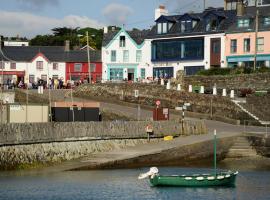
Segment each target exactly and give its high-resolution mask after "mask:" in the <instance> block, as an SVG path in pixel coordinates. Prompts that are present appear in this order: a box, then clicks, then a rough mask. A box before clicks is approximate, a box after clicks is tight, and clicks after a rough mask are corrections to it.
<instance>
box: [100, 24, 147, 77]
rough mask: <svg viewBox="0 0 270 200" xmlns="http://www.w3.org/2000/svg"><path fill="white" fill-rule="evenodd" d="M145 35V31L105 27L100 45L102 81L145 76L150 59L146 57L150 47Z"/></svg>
mask: <svg viewBox="0 0 270 200" xmlns="http://www.w3.org/2000/svg"><path fill="white" fill-rule="evenodd" d="M146 35H147V31H139V30H133V31H126V30H125V29H124V28H122V29H121V30H112V31H107V30H106V28H105V32H104V38H103V46H102V62H103V80H104V81H122V80H126V81H133V82H136V81H139V80H142V79H145V78H146V73H147V70H149V67H150V62H149V61H150V59H147V58H150V56H149V55H150V48H148V49H147V47H146V46H145V44H146V42H145V41H144V38H145V36H146ZM147 44H150V43H149V42H148V43H147ZM148 60H149V61H148ZM147 61H148V63H147Z"/></svg>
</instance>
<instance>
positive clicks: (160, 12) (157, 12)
mask: <svg viewBox="0 0 270 200" xmlns="http://www.w3.org/2000/svg"><path fill="white" fill-rule="evenodd" d="M168 14H169V12H168V10H166V7H165V6H163V5H160V6H159V8H157V9H156V10H155V21H156V20H157V19H158V18H159V17H160V16H161V15H165V16H166V15H168Z"/></svg>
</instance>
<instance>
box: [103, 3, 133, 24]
mask: <svg viewBox="0 0 270 200" xmlns="http://www.w3.org/2000/svg"><path fill="white" fill-rule="evenodd" d="M102 14H103V16H104V17H105V18H106V20H107V21H108V23H109V24H111V25H117V26H121V25H123V24H125V23H126V22H127V19H128V17H129V16H130V15H131V14H133V10H132V8H130V7H128V6H126V5H123V4H117V3H111V4H109V5H107V6H106V7H105V8H104V9H103V10H102Z"/></svg>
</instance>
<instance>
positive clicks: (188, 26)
mask: <svg viewBox="0 0 270 200" xmlns="http://www.w3.org/2000/svg"><path fill="white" fill-rule="evenodd" d="M194 22H195V23H194V24H193V22H192V21H181V32H182V33H184V32H190V31H191V30H192V28H194V27H195V26H196V23H197V22H196V21H194Z"/></svg>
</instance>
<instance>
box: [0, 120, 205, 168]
mask: <svg viewBox="0 0 270 200" xmlns="http://www.w3.org/2000/svg"><path fill="white" fill-rule="evenodd" d="M148 124H151V125H152V126H153V131H154V136H153V138H152V139H151V140H154V141H155V140H159V139H160V138H161V137H163V136H166V135H173V136H179V135H190V134H204V133H207V129H206V126H205V124H204V122H203V121H201V122H185V123H184V124H183V125H182V124H180V123H176V122H173V121H164V122H89V123H43V124H38V123H37V124H6V125H0V169H16V168H19V167H20V166H25V165H27V166H28V165H30V166H31V165H35V164H37V163H38V164H40V163H41V164H43V163H51V162H61V161H65V160H71V159H76V158H80V157H82V156H85V155H88V154H90V153H94V152H101V151H110V150H112V149H117V148H123V147H126V146H135V145H137V144H142V143H146V142H147V141H148V140H147V134H146V133H145V127H146V126H147V125H148Z"/></svg>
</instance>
